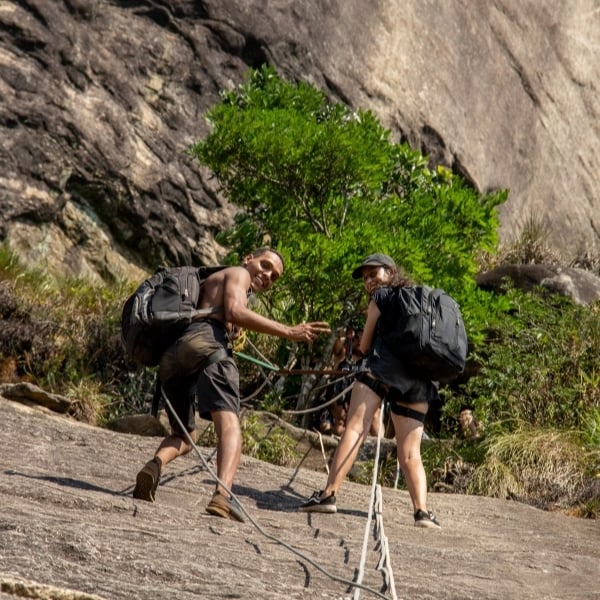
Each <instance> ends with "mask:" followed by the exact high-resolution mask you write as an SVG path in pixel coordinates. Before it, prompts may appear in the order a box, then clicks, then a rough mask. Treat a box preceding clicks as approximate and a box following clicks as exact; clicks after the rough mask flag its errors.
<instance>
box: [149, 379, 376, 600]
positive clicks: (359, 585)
mask: <svg viewBox="0 0 600 600" xmlns="http://www.w3.org/2000/svg"><path fill="white" fill-rule="evenodd" d="M161 393H162V396H163V399H164V401H165V405H166V406H167V407H168V409H169V411H170V412H171V414H172V415H173V416H174V417H175V421H176V422H177V424H178V425H179V428H180V429H181V431H183V432H184V434H185V437H186V440H187V442H188V443H189V444H190V446H191V447H192V449H193V450H194V452H196V454H197V455H198V457H199V458H200V461H201V462H202V465H203V466H204V468H205V469H206V470H207V471H208V473H209V474H210V475H211V477H212V478H213V479H214V480H215V481H216V482H217V483H218V484H219V485H220V486H221V487H222V488H223V489H224V490H225V491H226V492H227V493H228V494H229V495H230V496H231V498H232V499H233V500H235V501H236V503H237V504H238V506H239V507H240V510H241V511H242V512H243V513H244V516H245V517H246V518H247V519H248V521H250V523H251V524H252V525H254V527H255V528H256V530H257V531H258V532H259V533H260V534H262V535H263V536H264V537H266V538H268V539H269V540H271V541H273V542H275V543H277V544H280V545H281V546H283V547H284V548H286V549H288V550H289V551H290V552H292V553H293V554H295V555H296V556H299V557H300V558H301V559H302V560H305V561H306V562H307V563H309V564H310V565H312V566H313V567H314V568H315V569H317V570H318V571H321V573H323V575H325V576H326V577H329V578H330V579H332V580H333V581H337V582H338V583H342V584H344V585H348V586H351V587H354V588H360V589H363V590H365V591H367V592H370V593H371V594H374V595H375V596H377V597H379V598H384V599H386V600H387V598H386V596H385V595H384V594H382V593H381V592H379V591H378V590H375V589H373V588H370V587H368V586H366V585H363V584H362V583H357V582H354V581H351V580H350V579H346V578H344V577H338V576H337V575H334V574H333V573H330V572H329V571H327V570H326V569H325V568H324V567H322V566H321V565H319V564H318V563H317V562H316V561H314V560H313V559H312V558H310V557H308V556H306V555H305V554H303V553H302V552H300V551H299V550H296V548H294V547H293V546H291V545H290V544H288V543H287V542H284V541H283V540H281V539H279V538H278V537H276V536H274V535H271V534H270V533H267V532H266V531H265V530H264V529H263V528H262V527H261V526H260V525H259V524H258V523H257V522H256V521H255V520H254V519H253V518H252V516H251V515H250V513H249V512H248V511H247V510H246V509H245V508H244V506H243V505H242V503H241V502H240V501H239V499H238V498H237V496H236V495H235V494H234V493H233V492H232V491H231V490H230V489H229V488H228V487H227V486H226V485H225V484H223V482H222V481H221V480H220V479H219V477H218V476H217V474H216V473H215V472H214V471H213V470H212V469H211V468H210V466H209V464H208V463H207V462H206V460H205V459H204V456H203V455H202V452H200V449H199V448H198V446H197V445H196V443H195V442H194V440H192V437H191V436H190V434H189V432H188V430H187V429H186V428H185V426H184V425H183V423H182V422H181V419H180V418H179V415H178V414H177V413H176V412H175V410H174V409H173V405H172V404H171V402H170V400H169V398H168V397H167V395H166V393H165V391H164V390H161Z"/></svg>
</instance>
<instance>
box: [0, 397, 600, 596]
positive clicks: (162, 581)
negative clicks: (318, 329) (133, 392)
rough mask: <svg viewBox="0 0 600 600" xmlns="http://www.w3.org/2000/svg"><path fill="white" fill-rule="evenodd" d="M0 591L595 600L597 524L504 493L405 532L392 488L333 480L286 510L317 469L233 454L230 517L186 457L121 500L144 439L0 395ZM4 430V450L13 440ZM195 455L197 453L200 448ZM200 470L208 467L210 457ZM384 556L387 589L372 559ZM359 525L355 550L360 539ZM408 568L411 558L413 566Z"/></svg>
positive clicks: (441, 503)
mask: <svg viewBox="0 0 600 600" xmlns="http://www.w3.org/2000/svg"><path fill="white" fill-rule="evenodd" d="M0 419H1V422H2V427H1V428H0V447H1V448H3V449H13V448H14V449H15V450H16V451H6V452H3V454H2V468H0V598H3V599H4V598H6V599H7V600H8V599H9V598H16V597H20V598H22V597H27V598H53V599H67V598H71V599H79V600H98V599H106V600H108V599H110V600H119V599H123V600H129V599H131V598H136V599H137V598H140V599H144V600H145V599H146V598H152V599H156V600H162V599H165V600H167V599H171V598H174V597H176V598H179V599H181V600H192V599H194V600H196V599H198V598H211V599H215V600H217V599H221V598H222V599H226V598H243V599H247V598H256V599H260V600H280V599H281V598H283V597H285V598H291V599H306V600H312V599H314V598H329V599H331V600H333V599H344V600H346V599H348V600H349V599H350V598H352V592H351V591H349V588H348V583H347V582H348V581H352V579H353V578H354V576H355V571H356V569H358V568H359V566H360V565H361V561H363V560H364V578H363V580H362V582H363V585H365V586H366V588H367V589H364V590H361V594H360V597H361V598H365V599H366V598H375V597H381V598H392V597H397V598H407V599H408V598H410V599H411V600H430V599H432V598H436V599H439V600H444V599H448V600H450V599H452V600H469V599H473V600H474V599H477V600H492V599H493V600H497V599H499V598H519V599H520V600H539V599H540V598H544V599H545V600H592V599H598V598H599V597H600V596H599V595H598V590H597V585H596V582H597V581H598V580H599V578H600V528H598V524H597V522H596V521H589V520H582V519H575V518H572V517H567V516H565V515H562V514H558V513H548V512H542V511H540V510H537V509H534V508H531V507H528V506H525V505H522V504H519V503H516V502H510V501H505V500H495V499H490V498H481V497H474V496H459V495H453V494H430V495H429V502H430V506H431V507H432V508H434V509H435V510H436V512H437V514H438V517H439V519H440V521H441V523H442V530H441V531H431V530H424V529H417V528H415V527H414V526H413V522H412V510H411V506H410V500H409V497H408V494H407V492H404V491H399V490H393V489H390V488H384V489H383V493H382V498H383V502H382V507H381V511H380V516H379V517H376V518H374V519H373V521H372V522H371V524H370V525H369V524H368V523H367V510H368V507H369V505H370V486H362V485H358V484H354V483H350V482H347V483H345V484H344V487H343V489H342V491H341V493H340V494H339V498H338V509H339V510H338V513H337V514H336V515H318V514H313V515H310V514H306V513H299V512H297V511H296V507H297V505H298V503H299V502H300V501H301V499H303V498H305V497H306V496H307V495H309V494H310V493H311V492H312V490H314V489H318V486H319V485H321V486H322V484H323V481H324V480H325V477H326V475H325V473H324V472H323V473H315V472H314V471H308V470H306V469H304V468H302V465H301V464H299V465H298V466H297V467H296V468H284V467H276V466H274V465H270V464H266V463H261V462H260V461H257V460H253V459H251V458H248V457H242V463H241V465H240V469H239V472H238V477H237V481H236V484H235V485H234V490H233V491H234V493H235V494H236V496H237V497H238V498H239V500H240V502H241V504H242V506H243V507H244V508H245V509H246V511H247V515H248V516H249V518H248V519H247V521H246V523H243V524H240V523H237V522H233V521H225V520H223V519H219V518H217V517H212V516H210V515H208V514H206V513H205V511H204V508H205V506H206V504H207V503H208V500H209V499H210V496H211V495H212V490H213V480H212V479H211V476H210V474H209V473H208V472H207V470H206V469H205V468H204V467H203V466H202V463H201V461H200V460H199V458H198V457H197V456H196V455H195V454H194V453H192V454H190V455H188V456H186V457H184V458H181V459H178V460H177V461H175V462H174V463H171V464H170V465H168V466H167V468H166V470H165V473H164V476H163V479H162V481H161V484H160V486H159V489H158V492H157V501H156V503H153V504H150V503H147V502H143V501H134V500H133V499H132V498H131V492H132V489H133V485H132V484H133V481H134V479H135V474H136V472H137V471H138V470H139V468H140V467H141V466H142V465H143V464H144V462H145V461H146V460H147V459H148V458H149V457H150V456H151V455H152V453H153V452H154V450H155V448H156V446H157V445H158V440H157V439H156V438H148V437H141V436H137V435H126V434H122V433H116V432H113V431H108V430H106V429H98V428H94V427H90V426H88V425H83V424H82V423H78V422H76V421H73V420H70V419H68V418H66V417H63V416H56V415H52V414H50V413H48V412H47V411H45V410H44V409H40V408H29V407H25V406H23V405H20V404H16V403H13V402H11V401H9V400H6V399H4V398H2V397H0ZM15 441H17V442H18V445H17V446H15ZM201 451H202V453H203V455H204V457H205V459H207V458H208V456H209V454H211V453H212V449H211V448H204V449H201ZM211 468H213V469H214V464H212V465H211ZM375 522H376V523H377V525H378V528H379V533H377V537H379V538H380V539H381V538H382V539H384V541H386V542H387V550H388V552H387V554H386V553H385V552H384V557H386V556H387V559H386V561H385V562H384V563H383V566H385V567H386V568H387V570H388V573H390V574H391V576H392V578H391V579H392V580H393V581H394V582H395V592H396V595H395V596H392V594H391V591H390V590H389V589H387V590H386V589H385V588H384V587H383V585H384V575H383V572H382V571H381V570H377V568H376V567H377V564H378V562H379V560H380V557H381V552H380V551H379V549H378V548H377V546H376V538H375V535H376V534H375V533H374V532H375V528H374V525H375ZM365 531H367V533H368V536H367V541H366V544H365V551H364V559H363V545H364V541H363V540H364V536H365ZM415 565H418V566H419V568H415Z"/></svg>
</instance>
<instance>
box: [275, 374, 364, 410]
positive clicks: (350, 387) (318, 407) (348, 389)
mask: <svg viewBox="0 0 600 600" xmlns="http://www.w3.org/2000/svg"><path fill="white" fill-rule="evenodd" d="M353 385H354V381H353V382H352V383H351V384H350V385H349V386H348V387H347V388H345V389H343V390H342V391H341V392H340V393H339V394H338V395H337V396H334V397H333V398H331V400H327V402H325V403H323V404H319V406H313V407H312V408H305V409H304V410H284V411H282V412H284V413H285V414H287V415H305V414H307V413H311V412H316V411H318V410H321V409H322V408H325V407H326V406H329V405H330V404H333V403H334V402H335V401H336V400H338V399H339V398H341V397H342V396H344V395H345V394H346V393H347V392H349V391H350V390H351V389H352V386H353Z"/></svg>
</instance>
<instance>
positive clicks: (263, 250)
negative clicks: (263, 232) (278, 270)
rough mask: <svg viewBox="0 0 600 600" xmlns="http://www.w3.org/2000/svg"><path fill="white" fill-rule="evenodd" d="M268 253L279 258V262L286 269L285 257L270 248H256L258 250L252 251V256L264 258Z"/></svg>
mask: <svg viewBox="0 0 600 600" xmlns="http://www.w3.org/2000/svg"><path fill="white" fill-rule="evenodd" d="M267 252H272V253H273V254H276V255H277V256H279V260H281V264H282V265H283V267H284V268H285V260H284V259H283V256H281V253H279V252H277V250H274V249H273V248H271V247H270V246H261V247H260V248H256V250H252V252H251V254H252V256H262V255H263V254H266V253H267Z"/></svg>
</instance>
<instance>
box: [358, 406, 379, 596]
mask: <svg viewBox="0 0 600 600" xmlns="http://www.w3.org/2000/svg"><path fill="white" fill-rule="evenodd" d="M383 413H384V410H383V406H382V407H381V410H380V411H379V428H378V431H377V448H376V451H375V459H374V464H373V480H372V482H371V496H370V499H369V512H368V515H367V524H366V526H365V534H364V537H363V546H362V551H361V555H360V564H359V567H358V573H357V574H356V582H357V583H358V584H360V583H361V582H362V578H363V577H364V574H365V562H366V559H367V545H368V543H369V530H370V528H371V521H372V517H373V512H374V505H375V488H376V486H377V474H378V471H379V452H380V449H381V438H382V431H383ZM360 589H361V585H357V586H356V589H355V590H354V595H353V600H358V599H359V598H360Z"/></svg>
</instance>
